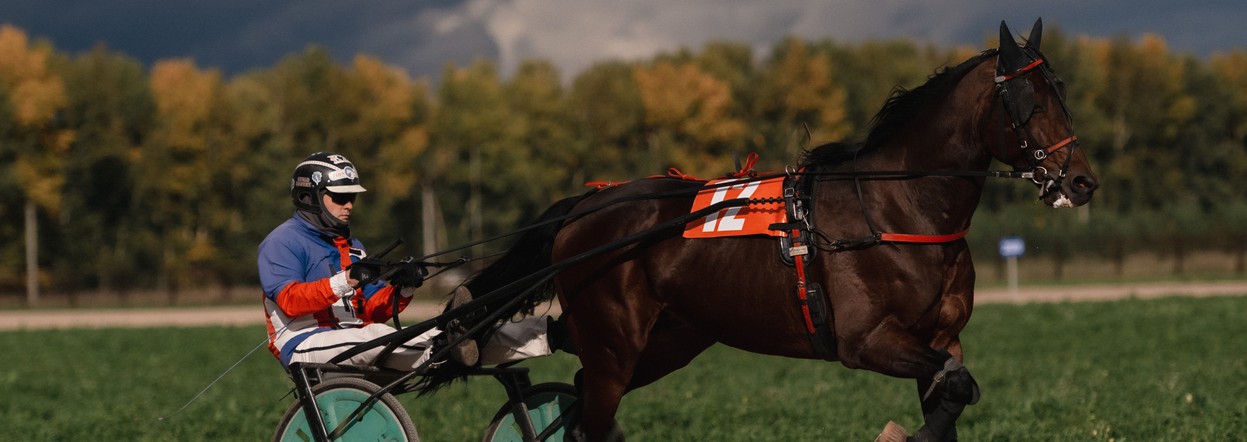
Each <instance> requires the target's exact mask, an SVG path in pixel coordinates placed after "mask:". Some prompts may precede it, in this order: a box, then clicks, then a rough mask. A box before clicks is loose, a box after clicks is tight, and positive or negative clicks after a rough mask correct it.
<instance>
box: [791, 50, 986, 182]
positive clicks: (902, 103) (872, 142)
mask: <svg viewBox="0 0 1247 442" xmlns="http://www.w3.org/2000/svg"><path fill="white" fill-rule="evenodd" d="M995 55H996V50H995V49H989V50H986V51H983V52H982V53H980V54H979V55H978V56H975V57H972V58H970V59H969V60H966V61H963V62H961V64H958V65H956V66H952V67H947V68H944V69H941V70H939V71H938V72H936V73H935V74H934V75H932V76H931V77H930V78H929V79H927V82H926V83H923V84H922V86H918V87H916V88H914V89H912V90H908V89H905V88H903V87H900V86H897V87H896V88H894V89H892V95H891V96H890V97H888V100H887V101H886V102H884V103H883V108H882V109H880V110H879V113H877V114H875V117H874V118H872V119H871V120H870V132H869V133H868V134H867V135H866V141H865V142H863V143H847V142H843V141H835V142H831V143H826V144H823V145H821V146H818V147H815V148H813V149H811V150H809V151H807V152H806V153H805V155H804V156H803V157H802V159H801V164H802V165H804V166H814V165H830V164H840V163H843V162H846V161H848V160H851V159H853V158H854V157H856V156H857V155H858V154H860V153H863V152H868V151H871V150H874V149H878V148H879V146H882V145H884V144H887V142H888V140H890V139H891V138H892V136H893V135H895V134H897V133H898V132H900V131H901V130H904V128H905V126H906V125H907V124H909V122H910V121H911V120H913V119H914V118H916V117H917V116H918V115H919V114H920V113H922V112H923V111H926V110H929V109H930V108H931V105H932V103H935V102H938V101H940V100H942V99H943V98H944V96H945V95H947V94H948V92H949V91H951V90H952V89H953V87H954V86H955V85H956V84H957V82H958V81H961V78H962V77H965V76H966V74H967V73H969V72H970V71H971V70H973V69H974V68H975V67H976V66H978V65H979V64H980V63H982V62H983V60H985V59H987V58H990V57H992V56H995Z"/></svg>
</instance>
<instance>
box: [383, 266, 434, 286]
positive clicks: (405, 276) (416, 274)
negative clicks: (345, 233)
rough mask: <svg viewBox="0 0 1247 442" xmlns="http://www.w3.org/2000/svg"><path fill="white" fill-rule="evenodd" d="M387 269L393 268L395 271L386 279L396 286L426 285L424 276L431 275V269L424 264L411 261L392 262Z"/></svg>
mask: <svg viewBox="0 0 1247 442" xmlns="http://www.w3.org/2000/svg"><path fill="white" fill-rule="evenodd" d="M386 270H387V271H389V270H393V273H391V274H390V277H389V278H386V279H385V282H388V283H390V285H392V286H395V287H410V288H413V289H414V288H416V287H420V286H421V285H424V278H425V277H426V276H429V270H428V269H426V268H424V266H423V265H420V263H416V262H410V261H399V262H396V263H393V264H390V265H389V267H388V268H387V269H386Z"/></svg>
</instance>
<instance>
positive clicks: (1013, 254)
mask: <svg viewBox="0 0 1247 442" xmlns="http://www.w3.org/2000/svg"><path fill="white" fill-rule="evenodd" d="M1023 253H1026V241H1023V240H1022V237H1020V236H1006V237H1004V238H1000V256H1003V257H1005V258H1018V257H1021V256H1022V254H1023Z"/></svg>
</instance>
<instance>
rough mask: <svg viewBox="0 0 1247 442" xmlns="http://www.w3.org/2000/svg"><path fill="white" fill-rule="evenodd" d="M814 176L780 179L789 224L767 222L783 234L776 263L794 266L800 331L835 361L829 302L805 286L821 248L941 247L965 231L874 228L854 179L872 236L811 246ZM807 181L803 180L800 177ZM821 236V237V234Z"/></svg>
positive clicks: (817, 287)
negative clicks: (938, 232) (912, 231)
mask: <svg viewBox="0 0 1247 442" xmlns="http://www.w3.org/2000/svg"><path fill="white" fill-rule="evenodd" d="M814 176H816V175H812V174H810V175H807V174H805V173H803V171H802V170H798V171H796V172H795V173H789V175H788V177H787V178H786V179H785V180H784V193H783V198H784V207H785V210H786V211H787V215H788V222H786V223H776V224H772V225H771V226H770V227H771V229H772V230H782V231H784V232H787V233H788V236H783V237H780V238H779V248H780V260H781V261H783V262H784V264H786V265H788V266H790V267H793V268H794V270H795V272H796V274H797V285H796V292H795V293H796V297H797V305H798V308H799V309H800V310H801V316H802V319H803V320H804V321H805V329H806V332H807V334H808V335H809V338H810V344H811V345H812V346H813V347H814V353H815V354H816V355H818V357H819V358H822V359H825V360H828V361H834V360H836V355H837V351H836V348H837V344H836V335H835V317H834V315H833V314H832V311H831V300H830V299H829V298H827V295H826V293H825V292H824V291H823V288H822V286H820V285H819V284H818V283H811V282H808V279H809V278H808V276H809V264H810V262H811V261H813V260H814V259H815V257H816V256H817V252H818V250H819V249H820V248H824V249H825V250H827V251H828V252H832V253H834V252H838V251H843V250H851V249H859V248H866V247H871V246H874V245H878V244H883V243H911V244H940V243H948V242H953V241H956V240H959V239H961V238H964V237H965V236H966V234H967V233H968V232H969V229H966V230H962V231H960V232H957V233H952V234H947V235H919V234H910V233H891V232H883V231H881V230H879V229H878V228H877V227H876V226H875V223H874V221H873V220H871V218H870V212H869V211H867V210H866V205H865V198H864V196H863V194H862V189H861V185H860V184H861V183H860V180H857V179H856V178H855V180H854V181H855V182H856V183H855V184H856V190H857V197H858V202H859V203H860V204H861V206H862V215H863V216H864V217H865V218H866V224H867V225H868V226H869V227H870V231H871V235H870V236H867V237H864V238H856V239H842V240H835V241H829V242H828V243H827V244H826V245H824V246H821V247H820V246H819V245H817V244H816V243H815V233H816V232H817V230H816V229H815V224H814V216H813V214H814V210H813V202H814V192H813V190H814V181H815V180H814V179H813V177H814ZM802 178H807V179H802ZM820 235H821V234H820Z"/></svg>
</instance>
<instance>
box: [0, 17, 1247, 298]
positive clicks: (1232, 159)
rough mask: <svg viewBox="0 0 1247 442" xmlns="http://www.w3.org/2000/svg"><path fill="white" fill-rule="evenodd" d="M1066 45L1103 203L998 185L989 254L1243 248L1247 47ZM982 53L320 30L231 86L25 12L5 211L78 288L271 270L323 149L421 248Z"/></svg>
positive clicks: (842, 109) (796, 135)
mask: <svg viewBox="0 0 1247 442" xmlns="http://www.w3.org/2000/svg"><path fill="white" fill-rule="evenodd" d="M1044 40H1045V41H1044V47H1043V50H1044V52H1045V54H1046V55H1047V56H1048V58H1049V60H1050V62H1051V65H1052V66H1053V67H1054V68H1055V69H1057V70H1058V73H1059V74H1060V75H1061V76H1062V78H1063V79H1064V80H1065V83H1066V84H1067V85H1068V91H1069V95H1068V96H1069V102H1068V105H1069V107H1070V110H1071V111H1072V112H1073V114H1074V118H1075V122H1076V127H1077V135H1078V136H1079V140H1080V143H1081V145H1080V147H1079V148H1080V149H1083V151H1084V152H1085V153H1086V154H1087V155H1088V157H1089V158H1090V159H1091V164H1092V167H1093V169H1094V171H1095V172H1096V173H1097V176H1098V178H1099V182H1100V184H1101V190H1100V191H1099V192H1098V193H1097V194H1096V197H1095V201H1094V202H1093V203H1092V204H1091V209H1089V211H1087V210H1086V209H1083V210H1080V211H1071V212H1053V211H1051V210H1048V209H1046V208H1044V207H1042V206H1041V205H1039V204H1037V203H1036V202H1035V201H1034V197H1035V195H1036V194H1037V191H1036V190H1035V188H1034V186H1032V185H1030V184H1029V183H1024V182H1009V183H1005V182H998V181H993V182H990V183H989V184H988V186H987V189H986V191H985V193H984V195H983V197H982V203H981V206H980V209H979V213H978V216H977V218H976V219H975V221H974V225H975V229H974V231H972V235H973V237H972V238H973V240H974V246H975V250H976V252H978V253H979V254H980V257H983V256H994V250H993V249H994V247H995V243H996V240H997V239H998V237H999V235H1004V234H1012V235H1024V236H1026V237H1028V239H1029V241H1028V242H1029V243H1030V244H1035V245H1037V247H1036V249H1035V250H1034V251H1033V252H1034V253H1035V254H1038V255H1041V256H1048V257H1052V258H1057V259H1056V261H1057V262H1058V263H1059V262H1060V261H1062V260H1063V259H1062V258H1065V257H1070V256H1076V255H1083V254H1092V255H1098V256H1103V257H1105V258H1108V259H1111V260H1114V261H1115V262H1118V263H1120V262H1122V259H1123V258H1122V257H1123V256H1125V255H1126V254H1129V253H1138V252H1148V253H1164V254H1166V256H1173V257H1175V258H1178V257H1180V256H1182V255H1183V254H1185V253H1187V252H1189V251H1192V250H1196V249H1200V248H1215V249H1222V250H1226V251H1230V252H1232V253H1235V254H1236V256H1240V257H1241V256H1242V255H1243V252H1242V251H1243V250H1244V248H1247V240H1245V239H1244V235H1243V233H1242V227H1241V226H1242V225H1244V223H1243V222H1242V219H1241V218H1242V217H1241V215H1237V211H1236V210H1235V209H1233V208H1234V207H1238V206H1241V205H1243V204H1247V190H1244V189H1245V187H1244V186H1241V185H1237V184H1236V183H1235V181H1234V179H1235V178H1238V177H1241V176H1245V175H1247V52H1244V51H1242V50H1236V51H1231V52H1229V53H1227V54H1218V55H1216V56H1213V57H1210V59H1208V60H1203V59H1197V58H1194V57H1192V56H1189V55H1184V54H1175V53H1172V52H1170V51H1169V49H1168V48H1167V46H1166V45H1165V42H1164V41H1163V40H1162V39H1160V38H1159V37H1156V36H1145V37H1142V38H1139V39H1137V40H1131V39H1126V38H1118V39H1113V40H1105V39H1095V38H1089V37H1085V36H1069V35H1066V34H1064V33H1062V32H1060V30H1059V29H1049V30H1048V32H1047V35H1046V36H1045V39H1044ZM978 50H979V48H964V47H962V48H941V47H936V46H933V45H930V44H923V43H921V42H914V41H910V40H888V41H866V42H862V43H856V44H844V43H839V42H835V41H831V40H819V41H802V40H799V39H796V38H788V39H785V40H783V41H779V42H776V43H775V44H774V46H773V47H772V48H770V50H768V51H756V50H755V49H754V48H751V47H749V46H748V45H744V44H741V43H735V42H711V43H708V44H706V45H705V46H704V47H702V48H701V49H700V50H692V49H688V48H682V49H679V50H676V51H673V52H670V53H664V54H655V55H654V56H653V57H652V58H651V59H648V60H633V61H619V60H603V61H601V62H598V63H597V64H595V65H593V66H591V67H590V68H589V69H587V70H585V71H584V72H579V73H575V75H574V76H572V77H570V78H569V79H568V81H564V80H563V79H564V78H566V77H564V76H563V75H561V74H560V73H559V72H558V71H557V69H556V68H555V67H554V66H553V65H552V64H551V63H549V62H548V61H543V60H527V61H524V62H522V63H521V65H520V66H519V67H518V69H517V70H516V73H515V74H514V75H513V76H512V78H501V76H500V75H499V73H498V70H497V68H496V67H495V66H494V65H493V64H492V63H490V62H487V61H478V62H476V63H473V64H471V65H469V66H466V67H458V66H447V68H446V70H445V72H444V73H443V75H442V76H441V78H440V79H439V80H438V81H437V82H436V83H432V82H430V81H429V80H428V79H412V78H410V77H408V76H407V74H406V73H404V72H403V71H402V70H400V69H397V68H394V67H392V66H388V65H386V64H384V63H383V62H381V61H380V60H377V59H375V58H374V57H370V56H366V55H360V56H357V57H355V58H354V59H353V60H352V61H351V62H350V63H349V64H344V63H341V62H339V61H336V60H334V58H333V57H331V56H330V54H329V52H328V51H327V50H325V49H324V48H320V47H315V46H313V47H309V48H307V49H306V50H305V51H303V52H301V53H297V54H292V55H290V56H288V57H287V58H285V59H283V60H282V61H280V62H279V63H277V64H276V65H275V66H272V67H269V68H265V69H258V70H255V71H252V72H248V73H246V74H242V75H238V76H235V77H233V78H224V77H222V76H221V74H220V73H219V72H217V71H216V70H213V69H211V68H200V67H198V66H195V65H194V63H193V62H191V61H189V60H165V61H161V62H158V63H156V64H155V65H154V66H151V67H150V70H147V71H145V69H144V67H143V66H141V65H140V64H138V63H137V62H136V61H134V60H132V59H130V58H128V57H126V56H124V55H121V54H116V53H112V52H109V51H108V50H107V49H105V48H103V47H100V48H97V49H95V50H93V51H91V52H88V53H84V54H79V55H75V56H69V55H65V54H60V53H58V52H56V50H55V48H53V47H51V46H50V45H48V44H46V43H41V42H34V43H31V42H29V41H28V40H27V38H26V36H25V34H24V33H23V32H22V31H21V30H19V29H16V28H13V27H9V26H4V27H3V28H2V29H0V52H3V55H4V57H0V213H3V214H5V216H6V219H16V218H14V216H13V215H15V214H18V213H22V211H23V209H24V207H26V204H27V203H28V202H30V203H32V204H34V205H35V206H36V207H38V209H39V213H38V217H37V219H38V227H39V229H38V230H39V232H40V238H39V247H40V249H41V250H40V251H41V253H40V255H39V257H40V258H39V262H38V265H39V268H40V271H41V274H40V279H41V281H44V283H45V284H46V285H49V286H50V287H51V288H53V289H54V290H56V291H62V292H75V291H88V290H100V291H104V292H109V291H126V290H132V289H150V288H158V289H164V290H167V291H170V292H176V291H177V290H180V289H197V288H212V287H229V286H236V285H252V284H255V282H256V276H255V268H254V267H255V266H254V264H253V259H252V258H253V254H254V251H255V247H256V244H258V242H259V241H260V240H261V239H262V238H263V237H264V235H265V234H267V232H268V231H269V230H270V229H271V228H272V227H273V226H275V225H276V224H278V223H280V222H281V221H282V220H283V219H285V218H286V217H288V216H290V213H291V211H292V208H291V207H290V204H289V197H288V196H287V195H288V192H289V188H288V186H289V182H288V180H289V173H290V170H291V169H292V167H293V165H294V164H295V163H296V162H297V161H298V160H299V159H301V158H303V157H304V156H306V155H308V154H310V153H312V152H315V151H321V150H330V151H336V152H339V153H342V154H344V155H346V156H348V157H350V158H351V159H352V160H354V161H355V162H356V163H357V164H358V165H359V166H360V168H361V174H362V176H363V179H364V183H365V184H364V185H365V187H368V188H369V189H370V192H368V193H367V194H365V195H363V196H362V197H361V198H360V200H359V204H358V206H357V215H358V216H357V217H356V222H355V223H354V225H353V231H354V233H355V234H356V236H358V237H360V238H361V239H363V240H364V241H365V243H366V244H369V245H372V246H377V245H380V244H384V243H388V242H389V241H390V240H392V239H393V238H396V237H402V238H404V239H406V240H407V242H408V244H409V246H408V249H406V250H405V251H400V253H402V252H405V253H406V254H412V255H415V254H418V252H417V251H433V250H440V249H444V248H448V247H450V246H454V245H457V244H462V243H464V242H466V241H469V240H472V239H479V238H485V237H491V236H494V235H497V234H500V233H504V232H508V231H512V230H514V229H516V228H518V227H520V226H522V225H524V224H526V223H527V222H528V221H529V220H531V219H533V218H534V217H535V216H536V215H537V214H538V213H540V212H541V211H542V210H544V209H545V208H546V207H547V206H548V205H549V204H550V203H551V202H553V201H555V200H558V199H560V198H562V197H565V196H569V195H572V194H576V193H579V192H581V191H582V189H583V187H581V183H583V182H585V181H590V180H614V181H623V180H629V179H635V178H638V177H642V176H648V175H653V174H658V173H662V172H663V171H665V170H666V169H667V168H668V167H677V168H680V169H681V170H683V171H685V172H686V173H690V174H693V175H701V176H703V177H705V178H711V177H714V176H717V175H720V174H722V173H724V172H727V171H728V169H730V168H731V157H732V154H740V155H741V156H743V155H744V154H747V153H748V152H750V151H756V152H759V153H760V154H761V155H762V158H761V162H760V164H759V168H760V169H762V170H779V169H781V168H782V167H783V166H784V165H786V164H791V163H792V162H794V161H795V160H796V158H797V156H798V155H799V154H800V152H801V149H805V148H809V147H811V146H813V145H817V144H819V143H823V142H827V141H833V140H836V139H841V138H844V139H848V140H849V141H853V140H854V139H855V138H860V137H861V135H862V134H864V132H865V130H866V129H867V128H868V127H869V124H870V122H871V118H872V117H873V116H874V115H875V113H876V112H877V111H878V110H879V107H880V106H881V104H882V103H883V102H884V100H886V99H887V98H888V96H889V95H890V94H891V93H893V91H894V90H896V89H897V88H902V89H904V88H913V87H916V86H918V85H920V84H922V83H923V82H924V81H925V80H926V79H927V77H929V76H930V75H932V74H933V73H934V72H936V71H937V70H938V69H939V68H940V67H942V66H948V65H952V64H956V63H959V62H960V61H962V60H965V59H966V58H969V57H970V56H972V55H974V54H976V53H977V52H978ZM760 54H766V55H765V56H762V55H760ZM23 231H24V230H23V228H22V226H20V225H17V224H16V223H5V224H3V225H0V293H10V292H16V291H20V290H21V287H22V285H23V284H24V278H23V277H22V275H21V273H20V272H21V270H22V269H24V267H25V266H24V253H23V252H24V250H23V245H22V241H21V239H22V235H23ZM503 246H505V244H501V243H499V244H488V245H486V246H485V247H483V248H481V249H480V250H475V251H471V252H470V254H472V255H482V254H486V253H489V252H493V251H497V250H498V249H500V248H501V247H503ZM985 253H990V254H987V255H984V254H985ZM1239 260H1240V261H1241V258H1239ZM1058 265H1059V264H1058ZM1239 267H1240V268H1241V267H1242V266H1239ZM1055 270H1056V271H1057V272H1058V273H1059V268H1058V269H1055ZM1173 270H1174V271H1175V272H1176V271H1179V268H1178V266H1177V265H1176V264H1175V268H1174V269H1173Z"/></svg>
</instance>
